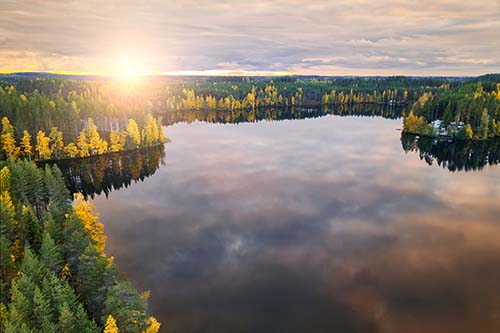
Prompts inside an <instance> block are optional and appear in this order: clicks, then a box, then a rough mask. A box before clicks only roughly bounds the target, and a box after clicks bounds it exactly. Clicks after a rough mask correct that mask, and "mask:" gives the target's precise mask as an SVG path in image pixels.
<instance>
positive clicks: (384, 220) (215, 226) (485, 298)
mask: <svg viewBox="0 0 500 333" xmlns="http://www.w3.org/2000/svg"><path fill="white" fill-rule="evenodd" d="M399 126H400V120H399V119H398V120H390V119H382V118H354V117H335V116H326V117H323V118H321V119H304V120H293V121H281V122H259V123H242V124H240V125H238V126H234V125H228V124H226V125H224V124H206V123H194V124H191V125H188V124H176V125H173V126H171V127H168V128H167V129H166V134H167V135H168V137H169V138H171V139H172V143H171V144H169V146H168V152H169V159H168V161H169V163H168V164H169V165H168V168H161V169H160V170H158V171H157V172H156V173H155V174H154V175H153V176H151V177H150V178H149V179H148V180H147V181H145V182H142V183H138V184H136V185H135V186H134V187H132V188H123V189H121V190H120V191H117V192H116V193H114V194H113V195H112V196H110V198H109V199H106V198H104V197H103V196H100V197H96V199H95V200H94V203H95V204H96V206H97V207H98V210H99V212H100V214H101V217H102V219H103V220H104V221H106V226H105V227H106V233H107V235H108V236H109V238H108V246H107V248H108V251H109V252H110V253H109V254H111V255H115V257H116V261H117V263H118V264H119V265H120V267H121V268H122V269H123V270H124V271H125V272H127V274H128V275H129V277H130V278H131V279H132V280H133V282H134V283H135V284H136V285H137V286H138V287H139V288H142V289H150V290H151V292H152V298H151V309H152V311H153V314H154V315H155V316H157V317H158V318H159V319H160V320H161V321H162V322H163V323H164V326H163V327H162V332H273V333H275V332H345V333H350V332H362V333H372V332H383V333H399V332H405V333H422V332H426V333H470V332H481V333H490V332H498V330H499V329H500V282H499V281H500V225H499V216H500V206H499V205H498V202H499V200H500V186H499V184H500V181H499V176H500V174H499V171H500V169H499V168H498V167H496V168H484V169H483V170H482V171H481V172H473V173H472V172H471V173H452V172H448V170H443V169H442V168H428V167H426V166H425V165H423V164H422V163H421V161H420V160H419V159H418V157H417V156H416V155H414V154H411V155H409V156H408V155H405V152H404V151H403V150H402V149H401V144H400V142H399V140H400V132H399V131H397V130H396V129H397V128H398V127H399Z"/></svg>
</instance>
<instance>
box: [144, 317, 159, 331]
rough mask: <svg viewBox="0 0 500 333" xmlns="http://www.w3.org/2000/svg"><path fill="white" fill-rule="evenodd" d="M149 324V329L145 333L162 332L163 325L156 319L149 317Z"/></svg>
mask: <svg viewBox="0 0 500 333" xmlns="http://www.w3.org/2000/svg"><path fill="white" fill-rule="evenodd" d="M148 324H149V327H148V328H146V330H145V331H144V333H157V332H158V331H159V330H160V326H161V324H160V323H159V322H158V321H157V320H156V318H155V317H149V319H148Z"/></svg>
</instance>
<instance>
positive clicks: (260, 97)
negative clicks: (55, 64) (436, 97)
mask: <svg viewBox="0 0 500 333" xmlns="http://www.w3.org/2000/svg"><path fill="white" fill-rule="evenodd" d="M1 79H2V80H1V81H0V110H1V111H0V112H1V116H6V117H7V118H9V120H10V121H11V123H12V125H13V126H14V128H15V129H16V131H17V132H16V135H17V137H22V136H23V130H27V131H28V132H30V133H31V135H33V136H34V135H36V133H38V131H39V130H42V131H44V132H46V133H49V132H50V130H51V128H52V127H57V128H58V129H59V130H61V131H63V132H64V133H78V132H80V131H81V129H82V126H83V124H82V122H81V120H82V119H87V118H89V117H90V118H92V119H94V120H95V122H96V123H100V122H101V121H103V120H105V119H106V118H111V119H119V120H123V119H125V120H126V119H128V118H132V119H140V118H142V117H143V115H145V114H147V113H165V112H172V111H194V110H206V111H209V110H239V109H244V110H252V109H257V108H266V107H284V108H286V107H293V106H298V107H300V106H316V107H318V106H321V105H330V104H355V103H390V102H391V103H394V102H397V103H412V102H413V101H415V100H416V99H418V98H419V97H420V96H421V95H422V94H424V93H426V92H432V93H437V92H441V91H447V90H451V89H454V88H455V87H456V86H459V85H461V84H462V83H463V81H464V79H456V78H412V77H366V78H362V77H359V78H356V77H353V78H342V77H304V78H302V77H284V78H203V77H194V78H179V79H177V78H176V79H171V78H168V79H167V78H166V79H160V78H157V79H154V78H153V79H151V80H144V82H140V83H125V82H120V81H116V80H111V79H96V78H86V79H83V78H80V79H78V80H75V79H62V78H26V77H18V76H3V77H1Z"/></svg>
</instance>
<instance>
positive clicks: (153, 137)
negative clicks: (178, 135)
mask: <svg viewBox="0 0 500 333" xmlns="http://www.w3.org/2000/svg"><path fill="white" fill-rule="evenodd" d="M158 139H159V133H158V127H157V125H156V120H155V119H154V117H153V116H152V115H151V114H150V113H148V114H147V115H146V125H145V126H144V129H143V135H142V140H143V143H144V144H145V145H146V146H151V145H153V144H155V143H156V142H158Z"/></svg>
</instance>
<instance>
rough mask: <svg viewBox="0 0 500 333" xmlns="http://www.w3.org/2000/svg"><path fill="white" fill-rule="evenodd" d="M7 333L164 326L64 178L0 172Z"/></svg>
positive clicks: (19, 166) (10, 164)
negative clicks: (109, 253) (107, 247)
mask: <svg viewBox="0 0 500 333" xmlns="http://www.w3.org/2000/svg"><path fill="white" fill-rule="evenodd" d="M0 185H1V193H0V211H1V214H0V260H1V268H2V269H1V270H0V287H1V295H0V296H1V298H0V313H1V317H0V325H1V328H2V332H6V333H27V332H47V333H50V332H53V333H56V332H68V333H71V332H74V333H87V332H88V333H91V332H102V331H104V332H107V333H110V332H130V333H132V332H146V333H154V332H157V331H158V329H159V326H160V324H159V323H158V322H157V321H156V320H155V318H153V317H150V316H148V315H147V314H146V310H147V298H148V295H149V293H148V292H145V293H142V294H140V293H139V292H138V291H137V290H136V289H134V287H133V286H132V285H131V284H130V282H129V281H128V280H127V279H126V278H125V277H124V276H123V275H122V274H120V273H119V271H118V268H117V267H116V265H115V264H113V258H112V257H107V256H106V254H105V252H104V250H105V243H106V236H105V235H104V226H103V224H102V223H101V222H100V221H99V219H98V216H97V215H96V213H95V212H94V210H93V206H92V204H91V203H89V202H88V201H86V200H84V197H83V195H82V194H79V193H76V194H74V197H73V201H72V200H71V196H70V192H69V191H68V189H67V188H66V184H65V182H64V179H63V175H62V173H61V171H60V170H59V169H58V168H57V167H56V166H49V165H46V166H45V167H44V168H40V167H37V165H36V164H35V163H34V162H32V161H28V160H16V161H15V160H13V159H9V160H7V161H4V162H2V163H1V164H0Z"/></svg>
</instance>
